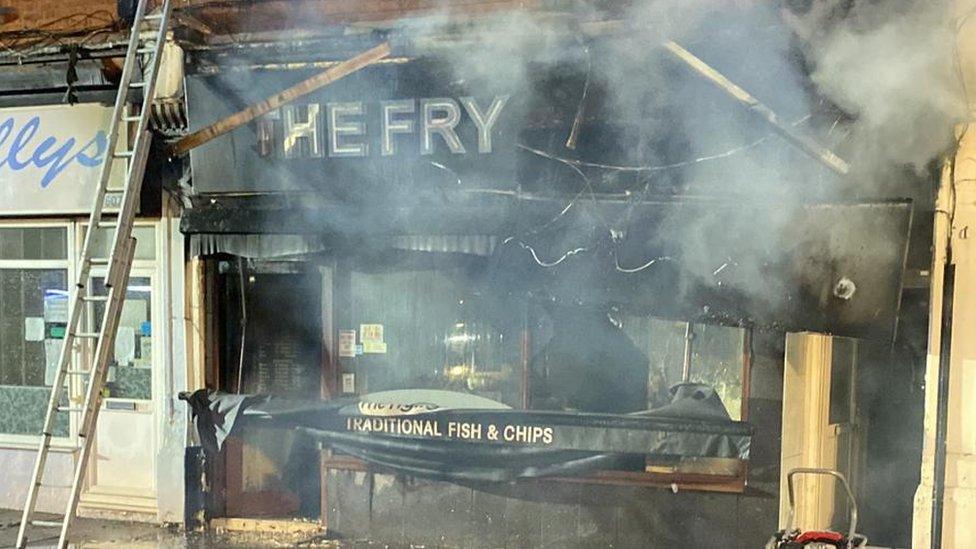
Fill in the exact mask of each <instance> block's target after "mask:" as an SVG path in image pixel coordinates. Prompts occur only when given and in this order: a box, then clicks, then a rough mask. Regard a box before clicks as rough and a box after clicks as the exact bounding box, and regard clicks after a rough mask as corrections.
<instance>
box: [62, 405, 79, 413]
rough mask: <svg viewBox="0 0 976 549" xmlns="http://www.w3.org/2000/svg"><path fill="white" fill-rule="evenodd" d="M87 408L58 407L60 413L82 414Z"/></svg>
mask: <svg viewBox="0 0 976 549" xmlns="http://www.w3.org/2000/svg"><path fill="white" fill-rule="evenodd" d="M84 410H85V408H84V407H82V406H58V411H59V412H82V411H84Z"/></svg>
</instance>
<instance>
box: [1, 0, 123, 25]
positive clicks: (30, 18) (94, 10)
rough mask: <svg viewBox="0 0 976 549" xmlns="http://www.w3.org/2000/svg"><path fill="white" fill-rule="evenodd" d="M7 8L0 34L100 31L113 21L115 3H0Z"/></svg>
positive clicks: (16, 0)
mask: <svg viewBox="0 0 976 549" xmlns="http://www.w3.org/2000/svg"><path fill="white" fill-rule="evenodd" d="M0 7H2V8H11V9H13V10H15V11H14V13H13V14H12V16H13V19H12V20H9V19H10V18H11V16H10V15H8V16H7V17H5V19H8V21H7V22H6V23H5V24H3V25H2V26H0V32H10V31H22V30H32V29H43V30H46V31H51V32H60V31H65V30H81V29H88V28H94V27H101V26H104V25H106V24H108V23H111V22H112V21H114V20H115V19H116V7H115V0H0Z"/></svg>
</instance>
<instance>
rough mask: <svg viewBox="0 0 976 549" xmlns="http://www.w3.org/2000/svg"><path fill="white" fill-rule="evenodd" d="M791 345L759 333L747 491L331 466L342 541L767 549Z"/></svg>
mask: <svg viewBox="0 0 976 549" xmlns="http://www.w3.org/2000/svg"><path fill="white" fill-rule="evenodd" d="M782 345H783V344H782V338H781V337H779V336H774V335H764V334H756V335H755V337H754V350H753V352H754V354H753V364H752V376H751V394H750V399H749V421H750V423H751V424H752V425H753V427H754V428H755V433H754V435H753V439H752V453H751V459H750V462H749V481H748V487H747V489H746V491H745V493H743V494H721V493H708V492H692V491H679V492H678V493H673V492H671V491H670V490H667V489H662V488H656V487H638V486H604V485H593V484H577V483H568V482H535V483H531V484H518V485H514V486H494V487H490V486H480V487H469V486H459V485H456V484H451V483H445V482H432V481H426V480H418V479H410V478H403V477H397V476H395V475H391V474H385V473H380V472H373V473H364V472H360V471H348V470H339V469H326V470H324V471H323V474H324V478H323V484H324V493H325V500H324V501H323V514H324V518H325V520H326V521H327V525H328V528H329V530H330V531H332V532H333V533H335V534H337V535H339V536H341V537H343V538H346V539H369V540H370V541H372V542H380V543H388V544H390V545H392V546H394V547H396V546H410V545H411V544H413V545H421V544H422V545H425V546H427V547H465V548H482V547H484V548H497V547H505V548H509V547H512V548H517V547H526V548H529V547H531V548H542V547H559V548H564V547H614V548H629V547H633V548H642V549H646V548H650V549H653V548H658V547H660V548H665V547H667V548H671V547H716V546H719V545H721V546H722V547H730V548H735V549H740V548H741V549H747V548H748V549H755V548H756V547H761V546H762V545H763V544H764V543H765V542H766V540H767V539H768V538H769V536H770V535H771V534H772V533H773V532H774V531H775V530H776V527H777V519H778V510H779V502H778V495H779V460H780V425H781V411H782V406H781V404H782V379H783V378H782V365H783V350H782ZM513 495H517V497H512V496H513Z"/></svg>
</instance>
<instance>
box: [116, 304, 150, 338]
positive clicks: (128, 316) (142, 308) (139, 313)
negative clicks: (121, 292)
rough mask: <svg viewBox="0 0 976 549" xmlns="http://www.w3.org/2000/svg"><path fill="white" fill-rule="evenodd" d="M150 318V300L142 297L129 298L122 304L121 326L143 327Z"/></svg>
mask: <svg viewBox="0 0 976 549" xmlns="http://www.w3.org/2000/svg"><path fill="white" fill-rule="evenodd" d="M148 318H149V302H148V301H143V300H141V299H128V300H126V301H125V302H124V303H123V304H122V319H121V320H120V322H119V325H120V326H126V327H129V328H132V329H133V330H135V329H136V328H138V329H140V330H141V329H142V323H143V322H145V321H146V319H148Z"/></svg>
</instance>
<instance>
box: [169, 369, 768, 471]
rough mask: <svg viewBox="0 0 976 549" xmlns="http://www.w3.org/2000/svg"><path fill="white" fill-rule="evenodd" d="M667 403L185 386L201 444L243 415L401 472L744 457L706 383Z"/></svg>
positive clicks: (578, 467) (678, 390) (737, 428)
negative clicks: (269, 392)
mask: <svg viewBox="0 0 976 549" xmlns="http://www.w3.org/2000/svg"><path fill="white" fill-rule="evenodd" d="M673 393H674V399H673V401H672V403H671V404H669V405H668V406H664V407H662V408H659V409H656V410H648V411H644V412H638V413H634V414H626V415H622V414H592V413H579V412H549V411H546V412H541V411H530V410H515V409H512V408H510V407H508V406H506V405H504V404H501V403H499V402H496V401H493V400H489V399H485V398H482V397H478V396H474V395H469V394H465V393H456V392H450V391H437V390H398V391H386V392H381V393H374V394H370V395H364V396H362V397H358V398H346V399H337V400H332V401H291V400H285V399H272V398H266V397H259V396H255V395H229V394H222V393H208V392H207V391H205V390H201V391H197V392H195V393H192V394H184V395H183V398H184V399H186V400H188V401H189V404H190V406H191V407H192V409H193V414H194V419H195V423H196V426H197V430H198V433H199V434H200V439H201V441H202V443H203V445H204V448H205V449H206V450H207V451H208V452H211V453H215V452H217V451H219V448H220V445H221V444H222V443H223V440H224V439H225V438H226V436H228V435H229V434H231V433H232V432H233V431H234V429H235V428H237V427H238V426H239V424H240V423H242V422H256V423H258V424H261V425H265V426H268V427H274V428H282V429H298V430H300V431H302V432H304V433H306V434H308V435H310V436H312V437H314V438H316V439H318V440H320V441H322V442H323V443H324V444H325V445H327V446H329V447H330V448H332V449H333V450H336V451H339V452H341V453H344V454H348V455H352V456H355V457H357V458H359V459H362V460H363V461H365V462H367V463H370V464H373V465H377V466H381V467H385V468H388V469H390V470H393V471H395V472H398V473H403V474H409V475H413V476H418V477H424V478H434V479H439V480H452V481H511V480H515V479H519V478H534V477H545V476H558V475H568V474H581V473H589V472H594V471H597V470H607V469H630V468H637V467H639V468H642V467H643V463H644V460H643V459H642V458H643V456H650V457H652V458H655V459H658V460H662V459H665V460H667V459H670V460H675V459H679V458H729V459H743V460H744V459H748V457H749V443H750V438H751V430H750V427H749V426H748V424H745V423H742V422H736V421H731V420H730V419H729V416H728V414H727V413H726V412H725V408H724V406H723V405H722V402H721V400H720V399H719V398H718V396H717V395H716V393H715V392H714V391H713V390H712V389H711V388H709V387H708V386H705V385H699V384H683V385H679V386H676V387H675V389H674V391H673Z"/></svg>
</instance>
